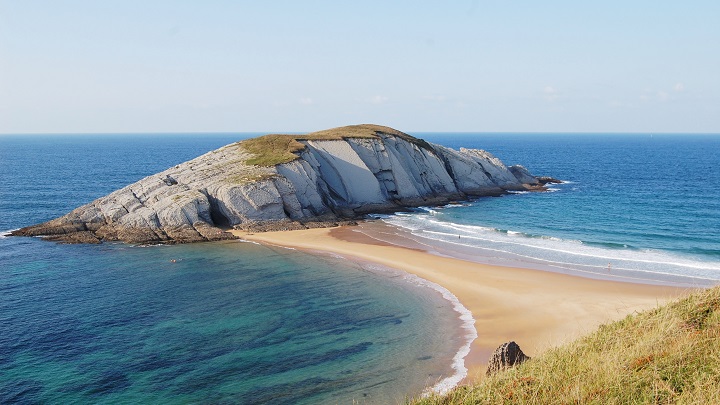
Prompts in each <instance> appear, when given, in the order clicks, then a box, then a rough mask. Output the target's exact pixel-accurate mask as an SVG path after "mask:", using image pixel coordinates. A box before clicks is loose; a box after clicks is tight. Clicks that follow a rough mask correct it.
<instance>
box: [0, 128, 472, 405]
mask: <svg viewBox="0 0 720 405" xmlns="http://www.w3.org/2000/svg"><path fill="white" fill-rule="evenodd" d="M241 137H242V136H241ZM237 139H238V136H227V135H207V136H172V135H165V136H140V135H132V136H126V135H111V136H49V137H45V136H34V137H22V138H20V137H9V136H3V137H0V187H1V189H0V230H3V231H5V230H9V229H14V228H18V227H21V226H23V225H27V224H31V223H36V222H39V221H44V220H47V219H51V218H53V217H56V216H58V215H62V214H63V213H65V212H67V211H69V210H71V209H72V208H74V207H75V206H77V205H80V204H82V203H85V202H88V201H91V200H92V199H94V198H96V197H99V196H101V195H104V194H106V193H108V192H110V191H112V190H114V189H116V188H119V187H122V186H123V185H125V184H128V183H131V182H134V181H136V180H138V179H140V178H141V177H143V176H145V175H149V174H152V173H154V172H157V171H160V170H163V169H164V168H167V167H169V166H172V165H174V164H177V163H179V162H181V161H184V160H187V159H190V158H192V157H195V156H197V155H199V154H201V153H204V152H205V151H207V150H211V149H214V148H217V147H219V146H222V145H225V144H227V143H230V142H232V141H235V140H237ZM0 233H4V232H0ZM172 260H175V262H174V263H173V262H172ZM421 284H422V283H419V282H418V280H416V279H412V278H410V277H407V276H405V275H403V274H400V273H397V272H393V271H391V270H389V269H383V268H380V267H378V266H374V265H371V264H358V263H352V262H348V261H347V260H343V259H340V258H333V257H318V256H311V255H308V254H305V253H302V252H298V251H293V250H288V249H282V248H269V247H264V246H258V245H255V244H251V243H241V242H234V241H233V242H224V243H204V244H192V245H178V246H152V247H141V246H127V245H122V244H103V245H99V246H92V245H62V244H56V243H49V242H45V241H42V240H40V239H37V238H16V237H0V403H3V404H4V403H58V404H60V403H62V404H66V403H113V404H115V403H274V404H282V403H287V404H295V403H312V404H315V403H338V402H339V403H352V400H358V401H363V402H368V403H394V402H395V401H397V400H401V399H402V398H404V396H405V395H419V394H420V393H421V392H422V391H423V390H424V389H425V388H426V387H431V386H433V385H435V384H437V383H439V382H441V381H443V379H444V378H447V377H451V376H453V375H455V374H456V373H457V370H455V369H454V368H453V367H452V366H453V357H454V356H455V354H456V352H457V351H458V349H459V348H460V347H461V346H463V345H465V344H466V338H465V336H464V335H465V332H463V331H462V329H461V328H460V321H459V319H458V313H457V312H455V310H454V309H453V304H452V303H451V302H449V301H447V300H446V299H444V298H443V297H442V296H441V294H440V293H438V292H437V291H435V290H433V289H431V288H429V287H427V286H423V285H421Z"/></svg>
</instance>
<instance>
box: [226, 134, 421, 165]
mask: <svg viewBox="0 0 720 405" xmlns="http://www.w3.org/2000/svg"><path fill="white" fill-rule="evenodd" d="M380 134H389V135H394V136H397V137H399V138H401V139H403V140H405V141H408V142H411V143H413V144H415V145H418V146H419V147H422V148H425V149H430V150H431V149H432V147H431V146H430V144H428V143H427V142H425V141H424V140H422V139H418V138H415V137H413V136H410V135H408V134H406V133H404V132H400V131H398V130H396V129H392V128H389V127H384V126H382V125H373V124H362V125H349V126H345V127H338V128H332V129H326V130H324V131H317V132H312V133H309V134H305V135H274V134H273V135H264V136H261V137H258V138H252V139H247V140H245V141H242V142H241V143H240V146H241V148H243V149H244V150H245V151H247V152H249V153H251V154H253V157H251V158H250V159H248V160H246V161H245V163H246V164H249V165H256V166H275V165H279V164H283V163H289V162H292V161H293V160H295V159H297V158H298V157H299V155H298V152H301V151H302V150H303V149H305V145H303V144H302V143H300V142H299V141H321V140H326V141H332V140H342V139H349V138H378V137H379V135H380Z"/></svg>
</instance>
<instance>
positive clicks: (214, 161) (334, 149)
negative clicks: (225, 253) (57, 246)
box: [13, 125, 539, 243]
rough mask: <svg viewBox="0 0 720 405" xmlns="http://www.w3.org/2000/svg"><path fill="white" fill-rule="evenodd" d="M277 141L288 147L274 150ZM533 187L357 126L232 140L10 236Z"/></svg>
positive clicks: (143, 229) (148, 238)
mask: <svg viewBox="0 0 720 405" xmlns="http://www.w3.org/2000/svg"><path fill="white" fill-rule="evenodd" d="M285 137H287V138H285ZM263 142H266V143H267V147H266V150H264V151H263V149H262V147H263V145H264V143H263ZM251 143H252V146H253V148H250V147H249V146H250V145H251ZM258 145H260V146H259V147H258ZM278 145H280V146H278ZM282 145H290V146H288V150H287V151H284V150H276V149H278V148H282V147H284V146H282ZM258 148H259V149H258ZM249 150H252V151H253V152H250V151H249ZM258 151H259V152H258ZM265 154H267V156H264V155H265ZM259 155H262V156H259ZM248 161H250V162H263V163H259V164H250V163H248ZM538 185H539V181H538V179H537V178H535V177H534V176H532V175H530V173H528V172H527V170H525V169H524V168H522V167H511V168H508V167H506V166H505V165H504V164H503V163H502V162H500V160H499V159H497V158H495V157H494V156H493V155H492V154H490V153H488V152H485V151H482V150H472V149H464V148H462V149H460V150H459V151H456V150H452V149H449V148H446V147H443V146H440V145H432V144H430V143H427V142H425V141H423V140H421V139H417V138H413V137H412V136H410V135H407V134H405V133H402V132H400V131H397V130H394V129H392V128H388V127H382V126H378V125H355V126H349V127H341V128H335V129H332V130H327V131H321V132H317V133H311V134H308V135H282V136H279V135H266V136H265V137H260V138H255V139H253V140H249V141H241V142H238V143H234V144H230V145H227V146H224V147H222V148H220V149H217V150H215V151H212V152H209V153H207V154H205V155H202V156H200V157H198V158H195V159H193V160H190V161H188V162H185V163H182V164H180V165H177V166H175V167H172V168H170V169H167V170H165V171H163V172H161V173H158V174H155V175H152V176H148V177H146V178H144V179H142V180H140V181H138V182H136V183H134V184H131V185H129V186H127V187H125V188H122V189H120V190H117V191H115V192H113V193H111V194H109V195H107V196H105V197H102V198H99V199H97V200H95V201H93V202H91V203H89V204H87V205H84V206H82V207H79V208H77V209H75V210H73V211H71V212H70V213H68V214H66V215H64V216H62V217H60V218H57V219H54V220H51V221H48V222H46V223H42V224H39V225H34V226H29V227H26V228H22V229H20V230H17V231H15V232H13V235H20V236H44V237H47V238H48V239H52V240H60V241H66V242H79V243H92V242H96V243H97V242H100V241H102V240H110V241H124V242H128V243H159V242H174V243H182V242H196V241H206V240H221V239H229V238H232V236H231V235H230V234H229V233H227V232H224V231H223V229H228V228H231V227H239V228H246V229H247V228H253V227H254V226H256V227H257V228H263V229H272V228H273V227H272V226H270V227H268V224H270V225H272V224H273V223H277V224H281V226H280V229H286V228H287V229H292V228H293V227H298V226H300V227H302V226H304V225H303V224H309V226H317V224H318V223H319V222H320V223H327V222H330V223H336V222H337V221H344V220H352V219H356V218H359V217H360V216H362V215H363V214H367V213H371V212H392V211H397V210H400V209H403V208H406V207H412V206H419V205H430V204H441V203H446V202H449V201H453V200H460V199H464V198H467V197H468V196H483V195H498V194H501V193H505V192H507V191H511V190H527V189H536V188H537V187H538ZM289 224H291V225H289Z"/></svg>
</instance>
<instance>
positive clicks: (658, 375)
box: [413, 287, 720, 405]
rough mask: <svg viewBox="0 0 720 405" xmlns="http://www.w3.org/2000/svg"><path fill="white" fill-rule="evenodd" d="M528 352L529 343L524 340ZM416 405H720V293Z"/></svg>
mask: <svg viewBox="0 0 720 405" xmlns="http://www.w3.org/2000/svg"><path fill="white" fill-rule="evenodd" d="M520 345H521V347H522V342H520ZM413 403H414V404H671V403H681V404H686V403H689V404H708V405H709V404H720V288H719V287H716V288H712V289H709V290H705V291H701V292H698V293H695V294H693V295H691V296H689V297H688V298H685V299H682V300H680V301H678V302H675V303H671V304H668V305H666V306H663V307H660V308H658V309H655V310H651V311H647V312H643V313H639V314H635V315H630V316H628V317H627V318H625V319H623V320H621V321H618V322H615V323H612V324H609V325H603V326H601V327H600V328H599V329H598V330H597V331H596V332H595V333H593V334H592V335H590V336H587V337H585V338H582V339H580V340H578V341H575V342H573V343H571V344H568V345H566V346H563V347H560V348H557V349H554V350H550V351H548V352H546V353H544V354H542V355H541V356H538V357H536V358H534V359H533V360H531V361H529V362H526V363H525V364H523V365H521V366H519V367H518V368H515V369H511V370H508V371H506V372H501V373H498V374H496V375H495V376H493V377H489V378H486V379H485V380H483V381H481V382H480V383H479V384H477V385H474V386H466V387H459V388H456V389H455V390H454V391H452V392H451V393H449V394H448V395H446V396H434V397H431V398H425V399H422V400H418V401H416V402H413Z"/></svg>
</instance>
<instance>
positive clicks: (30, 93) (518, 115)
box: [0, 0, 720, 133]
mask: <svg viewBox="0 0 720 405" xmlns="http://www.w3.org/2000/svg"><path fill="white" fill-rule="evenodd" d="M590 3H592V4H590ZM357 123H377V124H383V125H389V126H392V127H395V128H397V129H400V130H404V131H408V132H418V131H481V132H495V131H509V132H513V131H523V132H553V131H562V132H605V131H610V132H720V1H718V0H708V1H703V0H698V1H693V0H688V1H676V0H675V1H665V0H655V1H644V0H637V1H633V0H624V1H615V0H605V1H594V2H586V1H577V0H575V1H553V0H548V1H500V0H498V1H482V0H479V1H470V0H463V1H387V0H386V1H368V0H364V1H357V0H355V1H272V0H270V1H230V0H227V1H226V0H205V1H201V0H196V1H183V0H174V1H170V0H139V1H135V0H97V1H96V0H85V1H80V0H78V1H71V0H47V1H36V0H0V133H33V132H45V133H48V132H49V133H58V132H59V133H65V132H205V131H209V132H248V131H260V132H266V131H267V132H271V131H312V130H318V129H325V128H330V127H335V126H340V125H347V124H357Z"/></svg>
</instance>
